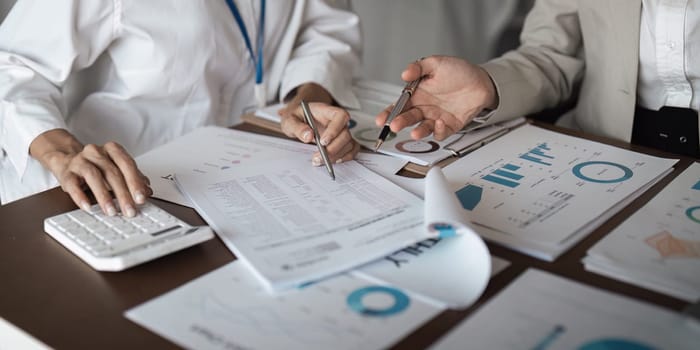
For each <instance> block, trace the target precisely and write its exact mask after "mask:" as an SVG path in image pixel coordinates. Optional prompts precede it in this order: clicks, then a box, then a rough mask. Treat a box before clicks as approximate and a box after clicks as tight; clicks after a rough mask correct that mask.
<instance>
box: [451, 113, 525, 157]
mask: <svg viewBox="0 0 700 350" xmlns="http://www.w3.org/2000/svg"><path fill="white" fill-rule="evenodd" d="M525 123H527V120H526V119H525V118H517V119H513V120H510V121H506V122H502V123H499V124H494V125H479V126H477V127H472V128H469V129H466V130H462V131H460V134H461V136H460V137H459V138H458V139H456V140H454V141H452V142H450V143H448V144H447V145H445V146H443V147H442V149H444V150H446V151H448V152H450V153H451V156H453V157H458V158H459V157H463V156H464V155H465V154H468V153H470V152H472V151H474V150H476V149H477V148H479V147H481V146H483V145H485V144H487V143H489V142H491V141H493V140H495V139H497V138H499V137H501V136H503V135H505V134H506V133H508V132H509V131H511V130H513V129H516V128H518V127H519V126H521V125H523V124H525ZM490 127H495V128H500V129H499V130H496V131H494V132H493V133H492V134H491V135H488V136H486V137H484V138H482V139H480V140H478V141H476V142H472V143H467V144H465V142H464V141H463V140H462V139H463V138H464V137H465V136H466V135H469V133H470V132H472V131H476V130H482V129H484V128H490Z"/></svg>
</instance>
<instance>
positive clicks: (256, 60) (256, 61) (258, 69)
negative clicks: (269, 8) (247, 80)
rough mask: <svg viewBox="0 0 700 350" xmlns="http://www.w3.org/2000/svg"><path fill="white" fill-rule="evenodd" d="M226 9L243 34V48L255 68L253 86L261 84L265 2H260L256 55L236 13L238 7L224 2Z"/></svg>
mask: <svg viewBox="0 0 700 350" xmlns="http://www.w3.org/2000/svg"><path fill="white" fill-rule="evenodd" d="M226 4H227V5H228V8H229V9H230V10H231V14H233V18H234V19H235V20H236V24H238V29H240V30H241V34H243V41H245V46H246V47H247V48H248V53H250V59H251V60H253V65H254V66H255V84H262V82H263V44H264V42H265V41H264V38H265V0H260V21H259V25H258V33H257V34H258V37H257V40H256V42H255V44H256V45H257V49H258V50H257V51H258V52H257V55H256V54H255V53H254V52H253V46H252V45H251V44H250V37H249V36H248V30H246V27H245V23H244V22H243V18H242V17H241V13H240V11H238V6H236V3H234V2H233V0H226Z"/></svg>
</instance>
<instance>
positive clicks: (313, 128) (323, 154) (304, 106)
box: [301, 100, 335, 180]
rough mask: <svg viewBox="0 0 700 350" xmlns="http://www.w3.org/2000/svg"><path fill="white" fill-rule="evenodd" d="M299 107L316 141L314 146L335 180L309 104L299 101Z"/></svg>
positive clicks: (331, 164) (331, 165)
mask: <svg viewBox="0 0 700 350" xmlns="http://www.w3.org/2000/svg"><path fill="white" fill-rule="evenodd" d="M301 109H302V111H303V113H304V120H305V121H306V123H307V124H309V127H310V128H311V131H312V132H313V136H314V141H315V142H316V146H317V147H318V150H319V152H320V153H321V158H323V164H324V165H325V167H326V170H328V175H330V176H331V179H333V180H335V172H334V171H333V163H331V160H330V158H328V152H327V151H326V146H325V145H324V144H323V143H322V142H321V136H320V135H319V133H318V128H317V127H316V123H315V121H314V116H313V114H311V109H310V108H309V105H308V104H307V103H306V101H303V100H302V101H301Z"/></svg>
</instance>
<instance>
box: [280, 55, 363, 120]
mask: <svg viewBox="0 0 700 350" xmlns="http://www.w3.org/2000/svg"><path fill="white" fill-rule="evenodd" d="M309 67H314V69H310V68H309ZM306 83H316V84H318V85H320V86H322V87H323V88H324V89H326V91H328V93H330V94H331V96H332V97H333V99H334V100H335V101H336V102H337V103H338V104H339V105H340V106H342V107H345V108H347V109H360V101H359V100H358V99H357V96H355V93H354V92H353V91H352V74H351V73H350V72H349V70H348V69H344V68H343V67H341V66H340V65H339V64H338V62H337V61H335V60H333V59H332V58H331V57H330V55H328V54H326V55H323V56H314V57H305V58H298V59H294V60H293V61H290V62H289V64H288V65H287V67H286V68H285V71H284V78H283V79H282V84H281V87H280V101H283V100H284V98H286V97H287V95H289V93H290V92H292V91H293V90H294V89H296V88H298V87H299V86H301V85H303V84H306Z"/></svg>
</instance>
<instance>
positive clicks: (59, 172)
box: [30, 129, 153, 217]
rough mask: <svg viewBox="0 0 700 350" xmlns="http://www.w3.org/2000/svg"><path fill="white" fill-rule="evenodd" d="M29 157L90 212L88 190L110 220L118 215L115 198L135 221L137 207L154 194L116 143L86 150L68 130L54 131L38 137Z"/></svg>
mask: <svg viewBox="0 0 700 350" xmlns="http://www.w3.org/2000/svg"><path fill="white" fill-rule="evenodd" d="M30 153H31V154H32V156H33V157H35V158H36V159H38V160H39V161H40V162H41V163H42V165H43V166H44V167H46V168H47V169H48V170H49V171H51V172H52V173H53V174H54V176H55V177H56V179H57V180H58V182H59V183H60V184H61V188H62V189H63V191H64V192H66V193H68V194H69V195H70V197H71V199H73V202H75V204H76V205H78V207H80V208H82V209H84V210H88V211H89V210H90V200H89V199H88V196H87V194H86V190H87V189H89V190H90V191H92V193H93V195H94V196H95V199H96V200H97V203H98V204H99V205H100V207H101V208H102V211H103V212H104V213H105V214H107V215H109V216H113V215H116V214H117V209H116V207H115V206H114V204H113V202H112V199H113V196H114V197H116V199H117V202H118V203H119V207H120V208H121V212H122V214H123V215H125V216H127V217H133V216H134V215H136V206H135V204H143V203H145V201H146V197H148V196H150V195H152V194H153V191H152V190H151V188H150V186H149V185H150V181H149V180H148V178H147V177H146V176H144V175H143V174H142V173H141V172H140V171H139V170H138V168H137V166H136V162H134V159H133V158H132V157H131V156H130V155H129V154H128V153H127V152H126V150H124V148H123V147H122V146H121V145H119V144H117V143H115V142H108V143H106V144H104V145H103V146H99V145H85V146H83V145H82V144H80V142H78V141H77V140H76V139H75V138H74V137H73V135H71V134H69V133H68V132H67V131H66V130H63V129H54V130H50V131H47V132H45V133H43V134H41V135H39V136H38V137H37V138H36V139H35V140H34V141H33V142H32V144H31V145H30Z"/></svg>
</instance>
